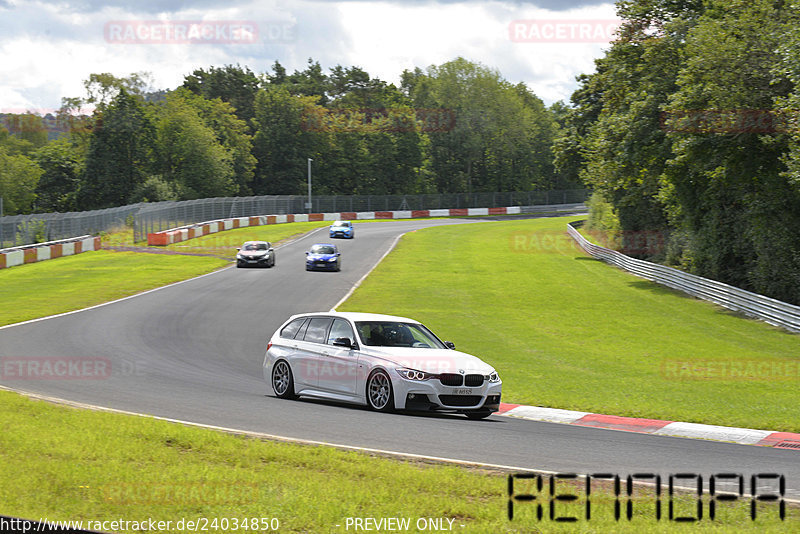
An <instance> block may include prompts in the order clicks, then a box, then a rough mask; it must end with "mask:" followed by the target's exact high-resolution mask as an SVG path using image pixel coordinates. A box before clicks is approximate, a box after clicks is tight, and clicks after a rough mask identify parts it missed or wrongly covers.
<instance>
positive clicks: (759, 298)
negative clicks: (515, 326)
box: [567, 223, 800, 332]
mask: <svg viewBox="0 0 800 534" xmlns="http://www.w3.org/2000/svg"><path fill="white" fill-rule="evenodd" d="M573 224H576V223H569V224H567V232H568V233H569V235H571V236H572V238H573V239H574V240H575V241H577V243H578V244H579V245H580V246H581V248H583V249H584V250H585V251H586V252H587V253H589V255H590V256H592V257H594V258H597V259H600V260H603V261H604V262H606V263H610V264H612V265H615V266H617V267H619V268H620V269H624V270H626V271H628V272H630V273H632V274H635V275H636V276H640V277H642V278H646V279H647V280H652V281H653V282H657V283H659V284H663V285H665V286H668V287H671V288H673V289H678V290H680V291H683V292H685V293H688V294H689V295H692V296H694V297H697V298H701V299H703V300H708V301H711V302H714V303H715V304H719V305H720V306H723V307H725V308H728V309H731V310H735V311H738V312H741V313H744V314H745V315H749V316H751V317H754V318H756V319H760V320H762V321H765V322H767V323H769V324H772V325H775V326H780V327H783V328H786V329H787V330H791V331H792V332H800V307H799V306H795V305H793V304H789V303H787V302H782V301H780V300H775V299H772V298H769V297H765V296H764V295H759V294H757V293H751V292H750V291H745V290H744V289H739V288H738V287H734V286H730V285H728V284H723V283H722V282H717V281H715V280H709V279H708V278H703V277H701V276H697V275H693V274H689V273H685V272H683V271H679V270H678V269H673V268H672V267H666V266H664V265H658V264H656V263H651V262H649V261H644V260H638V259H636V258H631V257H630V256H626V255H625V254H622V253H621V252H617V251H616V250H610V249H607V248H605V247H601V246H598V245H595V244H593V243H590V242H589V241H588V240H587V239H586V238H585V237H583V236H582V235H581V234H580V233H579V232H578V231H577V230H576V229H575V227H573V226H572V225H573Z"/></svg>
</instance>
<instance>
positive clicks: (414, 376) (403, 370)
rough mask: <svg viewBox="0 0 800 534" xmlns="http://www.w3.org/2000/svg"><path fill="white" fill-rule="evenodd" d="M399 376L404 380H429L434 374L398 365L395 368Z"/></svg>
mask: <svg viewBox="0 0 800 534" xmlns="http://www.w3.org/2000/svg"><path fill="white" fill-rule="evenodd" d="M396 371H397V372H398V373H400V376H402V377H403V378H405V379H406V380H418V381H422V380H430V379H431V378H435V377H436V375H432V374H430V373H426V372H424V371H417V370H416V369H408V368H407V367H400V368H398V369H396Z"/></svg>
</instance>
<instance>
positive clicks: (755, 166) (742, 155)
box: [665, 0, 800, 302]
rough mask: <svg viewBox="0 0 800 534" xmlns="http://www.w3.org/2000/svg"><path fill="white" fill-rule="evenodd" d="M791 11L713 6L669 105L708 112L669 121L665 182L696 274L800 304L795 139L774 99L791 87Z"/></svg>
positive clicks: (691, 40)
mask: <svg viewBox="0 0 800 534" xmlns="http://www.w3.org/2000/svg"><path fill="white" fill-rule="evenodd" d="M791 12H792V10H791V9H789V8H787V7H786V6H785V5H783V3H782V2H773V1H772V0H754V1H747V2H744V1H741V0H737V1H729V2H722V1H714V2H709V3H708V5H707V8H706V11H705V12H704V13H703V16H702V17H701V18H700V19H698V23H697V25H696V26H695V27H694V28H693V29H692V30H691V32H690V33H689V34H688V35H687V40H686V51H685V63H684V65H683V68H682V69H681V72H680V73H679V75H678V80H677V84H678V90H677V91H676V92H675V93H674V94H673V95H671V98H670V103H669V106H668V111H670V112H672V113H673V114H676V115H678V116H680V114H681V113H685V112H687V111H690V110H706V113H705V114H704V115H699V116H697V117H695V118H699V119H701V121H700V122H699V123H698V122H695V123H694V126H692V127H690V128H688V129H685V128H681V127H680V126H681V124H680V123H679V122H676V121H672V122H670V123H669V126H671V127H672V129H673V130H675V131H674V132H672V133H671V134H670V137H671V139H672V143H673V151H674V156H673V158H672V159H671V160H670V162H669V166H668V167H667V169H666V172H665V181H666V184H667V185H668V187H669V189H668V191H669V194H670V195H671V198H672V199H673V202H674V203H675V204H676V205H677V206H679V211H678V212H677V217H676V218H677V220H678V223H679V224H680V225H681V226H682V227H683V228H684V229H685V230H686V232H687V233H688V235H689V236H690V240H689V243H690V245H689V246H688V247H687V250H686V253H685V256H686V257H687V258H689V259H690V261H689V262H687V263H688V265H689V267H690V268H691V269H692V270H693V271H694V272H697V273H698V274H702V275H704V276H709V277H712V278H715V279H718V280H722V281H724V282H727V283H730V284H733V285H737V286H739V287H743V288H745V289H751V290H754V291H757V292H760V293H765V294H767V295H770V296H774V297H776V298H781V299H785V300H789V301H793V302H800V285H798V281H800V237H798V234H797V231H796V228H797V226H798V224H800V194H798V193H799V192H798V188H797V187H796V185H795V184H792V182H791V179H790V177H788V176H787V174H786V171H787V167H786V163H785V160H784V154H786V153H787V152H788V151H789V150H790V147H789V141H790V139H789V136H788V135H787V134H786V133H785V132H782V131H781V130H780V129H776V128H775V123H774V121H773V118H774V117H775V115H774V113H773V110H774V106H775V102H776V101H778V100H780V99H785V98H786V97H787V96H788V95H789V94H790V92H791V91H792V82H791V80H790V79H789V78H788V77H787V76H785V74H781V73H780V72H776V65H778V64H780V63H781V60H782V59H783V58H782V57H781V56H780V55H779V53H778V50H779V48H780V46H781V45H782V44H783V42H784V39H785V36H787V35H789V34H790V33H791V32H792V31H793V30H794V29H795V28H796V27H794V26H791V25H790V24H789V23H788V21H789V19H790V17H791ZM795 18H796V17H795ZM694 114H695V115H696V112H694Z"/></svg>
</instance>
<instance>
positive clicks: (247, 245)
mask: <svg viewBox="0 0 800 534" xmlns="http://www.w3.org/2000/svg"><path fill="white" fill-rule="evenodd" d="M242 250H267V244H266V243H245V244H244V246H243V247H242Z"/></svg>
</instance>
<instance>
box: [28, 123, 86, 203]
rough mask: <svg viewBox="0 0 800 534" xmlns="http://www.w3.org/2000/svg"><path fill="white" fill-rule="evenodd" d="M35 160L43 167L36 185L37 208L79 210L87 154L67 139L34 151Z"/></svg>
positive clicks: (53, 142)
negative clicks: (77, 193)
mask: <svg viewBox="0 0 800 534" xmlns="http://www.w3.org/2000/svg"><path fill="white" fill-rule="evenodd" d="M33 160H34V161H35V162H36V163H37V164H38V165H39V167H40V168H41V169H42V171H43V172H42V175H41V177H40V178H39V182H38V184H37V186H36V211H37V212H66V211H75V210H76V209H77V202H76V198H75V194H76V191H77V189H78V186H79V184H80V177H81V174H82V172H83V155H82V154H81V153H79V151H78V150H77V149H76V148H75V145H73V144H72V143H71V142H70V141H68V140H66V139H58V140H55V141H52V142H51V143H49V144H47V145H45V146H43V147H41V148H40V149H39V150H37V151H36V152H34V153H33Z"/></svg>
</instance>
